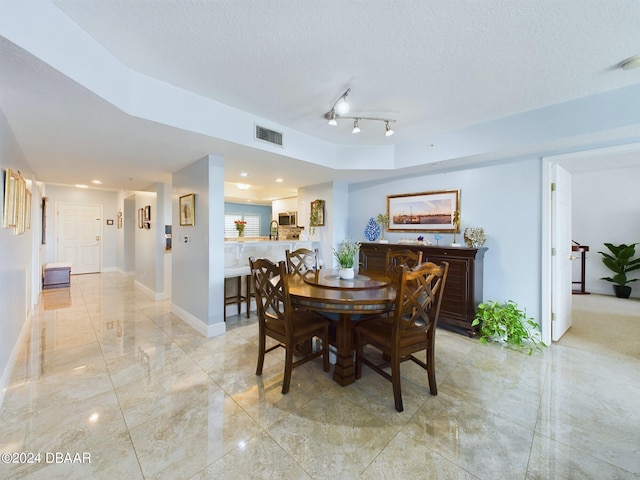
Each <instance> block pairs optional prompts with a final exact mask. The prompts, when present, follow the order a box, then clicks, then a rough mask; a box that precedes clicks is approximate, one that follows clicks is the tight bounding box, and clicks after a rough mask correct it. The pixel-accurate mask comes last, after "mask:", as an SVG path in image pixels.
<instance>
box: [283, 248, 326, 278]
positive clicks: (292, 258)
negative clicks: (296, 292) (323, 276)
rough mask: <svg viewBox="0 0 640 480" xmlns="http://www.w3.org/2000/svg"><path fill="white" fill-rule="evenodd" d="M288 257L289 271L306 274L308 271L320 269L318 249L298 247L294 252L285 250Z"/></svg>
mask: <svg viewBox="0 0 640 480" xmlns="http://www.w3.org/2000/svg"><path fill="white" fill-rule="evenodd" d="M285 256H286V258H287V271H288V272H289V273H291V274H295V275H302V276H303V275H305V274H307V273H308V272H315V271H318V269H319V268H320V267H319V260H318V249H317V248H316V249H314V250H310V249H308V248H298V249H297V250H294V251H293V252H290V251H289V250H286V251H285Z"/></svg>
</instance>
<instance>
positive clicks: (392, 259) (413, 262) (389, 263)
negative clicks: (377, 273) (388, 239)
mask: <svg viewBox="0 0 640 480" xmlns="http://www.w3.org/2000/svg"><path fill="white" fill-rule="evenodd" d="M421 263H422V251H417V252H412V251H411V250H406V249H405V250H391V249H388V250H387V255H386V259H385V273H386V274H387V276H389V277H391V278H396V277H397V276H398V274H399V273H401V272H402V267H403V266H407V267H408V268H410V269H412V268H415V267H417V266H418V265H420V264H421Z"/></svg>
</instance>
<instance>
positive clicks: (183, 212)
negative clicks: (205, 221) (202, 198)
mask: <svg viewBox="0 0 640 480" xmlns="http://www.w3.org/2000/svg"><path fill="white" fill-rule="evenodd" d="M195 223H196V194H195V193H190V194H188V195H183V196H181V197H180V225H181V226H193V225H195Z"/></svg>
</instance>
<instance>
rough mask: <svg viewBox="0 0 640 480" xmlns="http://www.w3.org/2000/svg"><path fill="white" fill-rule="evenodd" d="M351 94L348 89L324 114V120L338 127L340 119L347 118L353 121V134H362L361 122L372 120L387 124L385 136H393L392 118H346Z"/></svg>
mask: <svg viewBox="0 0 640 480" xmlns="http://www.w3.org/2000/svg"><path fill="white" fill-rule="evenodd" d="M350 92H351V88H347V90H346V91H345V92H344V93H343V94H342V95H340V96H339V97H338V99H337V100H336V101H335V102H334V103H333V106H332V107H331V110H329V111H328V112H327V113H325V114H324V118H326V119H327V120H329V125H333V126H335V125H338V119H339V118H347V119H350V120H353V130H352V131H351V133H360V125H359V121H360V120H370V121H374V122H384V124H385V135H386V136H387V137H390V136H391V135H393V133H394V132H393V130H392V129H391V125H390V123H391V122H395V120H392V119H390V118H378V117H362V116H358V117H354V116H346V115H345V113H348V112H349V104H348V103H347V96H348V95H349V93H350Z"/></svg>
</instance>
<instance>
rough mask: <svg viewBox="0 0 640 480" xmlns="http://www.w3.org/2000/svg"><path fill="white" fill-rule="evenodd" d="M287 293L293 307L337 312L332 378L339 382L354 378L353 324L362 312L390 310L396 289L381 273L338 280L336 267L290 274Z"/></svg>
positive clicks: (363, 273)
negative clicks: (304, 273)
mask: <svg viewBox="0 0 640 480" xmlns="http://www.w3.org/2000/svg"><path fill="white" fill-rule="evenodd" d="M287 281H288V285H289V297H290V299H291V304H292V305H293V306H294V307H296V308H304V309H306V310H313V311H317V312H321V313H332V314H336V315H337V321H335V324H336V349H337V353H336V365H335V368H334V371H333V379H334V380H335V381H336V382H337V383H339V384H340V385H342V386H345V385H349V384H350V383H353V382H355V380H356V376H355V369H354V363H353V350H354V343H353V340H354V339H353V327H354V326H355V325H356V324H357V322H358V321H359V320H360V317H361V316H362V315H368V314H379V313H385V312H389V311H392V310H393V307H394V303H395V299H396V289H395V287H394V286H393V284H392V282H391V279H390V278H389V277H387V276H386V275H385V274H384V273H379V272H366V271H360V272H358V273H357V274H356V276H355V277H354V278H353V279H352V280H341V279H340V278H339V276H338V270H330V269H321V270H317V271H315V272H309V273H307V274H306V275H305V276H301V275H295V274H292V275H289V276H288V277H287Z"/></svg>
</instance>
